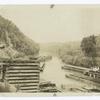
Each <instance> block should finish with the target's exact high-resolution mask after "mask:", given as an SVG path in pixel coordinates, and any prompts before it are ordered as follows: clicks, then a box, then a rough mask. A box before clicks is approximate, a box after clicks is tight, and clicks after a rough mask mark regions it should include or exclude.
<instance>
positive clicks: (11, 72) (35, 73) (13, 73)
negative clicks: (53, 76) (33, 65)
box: [6, 71, 39, 74]
mask: <svg viewBox="0 0 100 100" xmlns="http://www.w3.org/2000/svg"><path fill="white" fill-rule="evenodd" d="M21 73H22V74H27V73H34V74H39V72H38V71H37V72H36V71H29V72H26V71H25V72H7V73H6V74H21Z"/></svg>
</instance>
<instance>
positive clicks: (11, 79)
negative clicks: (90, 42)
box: [7, 77, 39, 81]
mask: <svg viewBox="0 0 100 100" xmlns="http://www.w3.org/2000/svg"><path fill="white" fill-rule="evenodd" d="M7 80H8V81H14V80H15V81H19V80H39V78H38V77H37V78H34V77H31V78H29V77H26V78H17V79H16V78H11V77H10V78H8V79H7Z"/></svg>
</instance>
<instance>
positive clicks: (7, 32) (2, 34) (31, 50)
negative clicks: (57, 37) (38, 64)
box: [0, 16, 39, 57]
mask: <svg viewBox="0 0 100 100" xmlns="http://www.w3.org/2000/svg"><path fill="white" fill-rule="evenodd" d="M0 52H2V53H0V57H2V56H3V55H4V56H5V57H7V56H8V57H9V56H15V55H17V56H18V55H19V56H20V55H23V56H29V55H31V56H35V55H37V54H38V53H39V45H38V44H37V43H35V42H34V41H33V40H31V39H29V38H28V37H26V36H25V35H24V34H23V33H22V32H21V31H20V30H19V28H18V27H17V26H16V25H15V24H14V23H13V22H12V21H10V20H8V19H5V18H4V17H2V16H0Z"/></svg>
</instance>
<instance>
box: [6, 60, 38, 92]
mask: <svg viewBox="0 0 100 100" xmlns="http://www.w3.org/2000/svg"><path fill="white" fill-rule="evenodd" d="M7 63H9V64H8V67H7V69H6V74H5V79H6V81H7V82H8V83H9V84H13V85H15V86H17V88H18V89H19V91H20V92H26V93H34V92H38V91H39V73H40V69H39V62H38V61H37V60H32V61H11V62H6V65H7ZM4 64H5V63H4Z"/></svg>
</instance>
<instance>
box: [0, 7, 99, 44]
mask: <svg viewBox="0 0 100 100" xmlns="http://www.w3.org/2000/svg"><path fill="white" fill-rule="evenodd" d="M0 15H2V16H3V17H5V18H7V19H9V20H11V21H12V22H13V23H14V24H16V25H17V26H18V28H19V29H20V30H21V31H22V32H23V33H24V34H25V35H26V36H28V37H29V38H31V39H33V40H34V41H36V42H38V43H46V42H67V41H80V40H82V38H83V37H85V36H89V35H93V34H94V35H98V34H100V6H99V5H96V6H95V5H91V6H90V5H55V6H54V7H53V8H50V5H20V6H18V5H17V6H15V5H13V6H10V5H9V6H0Z"/></svg>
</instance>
